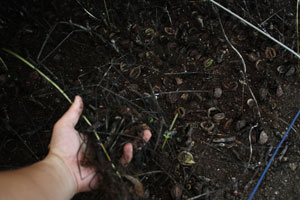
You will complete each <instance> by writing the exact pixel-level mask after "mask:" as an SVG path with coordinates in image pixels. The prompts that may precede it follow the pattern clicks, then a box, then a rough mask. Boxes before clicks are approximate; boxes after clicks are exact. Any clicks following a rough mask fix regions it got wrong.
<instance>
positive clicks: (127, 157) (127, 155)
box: [120, 130, 152, 166]
mask: <svg viewBox="0 0 300 200" xmlns="http://www.w3.org/2000/svg"><path fill="white" fill-rule="evenodd" d="M141 135H142V137H143V140H144V141H145V142H148V141H149V140H150V138H151V136H152V134H151V131H150V130H143V132H142V134H141ZM132 157H133V146H132V144H131V143H127V144H125V145H124V147H123V155H122V157H121V159H120V162H121V164H122V165H125V166H126V165H128V164H129V163H130V162H131V160H132Z"/></svg>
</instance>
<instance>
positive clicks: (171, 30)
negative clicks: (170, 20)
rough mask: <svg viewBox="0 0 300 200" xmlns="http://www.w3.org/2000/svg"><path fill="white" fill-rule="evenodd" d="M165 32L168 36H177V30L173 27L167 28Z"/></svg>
mask: <svg viewBox="0 0 300 200" xmlns="http://www.w3.org/2000/svg"><path fill="white" fill-rule="evenodd" d="M164 30H165V32H166V33H167V34H168V35H175V30H174V29H173V28H172V27H165V29H164Z"/></svg>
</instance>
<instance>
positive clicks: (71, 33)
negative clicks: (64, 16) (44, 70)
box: [38, 30, 83, 65]
mask: <svg viewBox="0 0 300 200" xmlns="http://www.w3.org/2000/svg"><path fill="white" fill-rule="evenodd" d="M78 32H83V31H82V30H75V31H71V32H70V33H69V34H68V35H67V36H66V37H65V38H64V39H63V40H62V41H61V42H60V43H59V44H58V45H57V46H56V47H55V48H54V49H52V51H50V53H48V54H47V55H46V56H45V57H44V58H43V59H42V60H41V61H40V62H38V65H40V64H41V63H43V62H44V61H45V60H46V59H47V58H49V56H51V55H52V54H53V53H54V52H55V51H56V49H58V48H59V47H60V46H61V45H62V44H63V43H64V42H65V41H66V40H67V39H68V38H69V37H70V36H71V35H73V33H78Z"/></svg>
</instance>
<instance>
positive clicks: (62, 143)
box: [49, 96, 151, 192]
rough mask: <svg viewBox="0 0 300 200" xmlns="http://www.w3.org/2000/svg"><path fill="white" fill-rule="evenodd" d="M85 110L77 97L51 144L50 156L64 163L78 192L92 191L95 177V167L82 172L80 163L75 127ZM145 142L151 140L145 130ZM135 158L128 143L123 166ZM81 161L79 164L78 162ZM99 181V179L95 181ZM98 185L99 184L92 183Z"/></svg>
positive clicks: (56, 130)
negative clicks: (91, 187) (91, 186)
mask: <svg viewBox="0 0 300 200" xmlns="http://www.w3.org/2000/svg"><path fill="white" fill-rule="evenodd" d="M82 110H83V102H82V99H81V97H79V96H76V97H75V100H74V102H73V104H72V105H71V107H70V108H69V110H68V111H67V112H66V113H65V114H64V115H63V116H62V117H61V118H60V119H59V120H58V121H57V122H56V124H55V126H54V129H53V133H52V138H51V142H50V146H49V147H50V151H49V156H52V157H57V158H59V159H60V160H62V161H63V163H64V164H65V166H66V168H68V170H69V171H70V173H71V174H72V176H73V177H71V178H72V179H73V182H74V184H75V187H76V192H83V191H88V190H90V187H89V186H90V184H91V181H92V180H93V178H94V176H95V169H94V168H93V167H86V166H81V167H80V171H79V168H78V163H80V161H81V160H82V159H83V152H82V151H81V152H79V154H78V150H79V148H80V145H81V144H82V139H81V137H80V135H79V132H78V131H77V130H76V129H75V126H76V124H77V122H78V120H79V118H80V116H81V113H82ZM141 136H142V137H143V139H144V141H145V142H148V141H149V140H150V138H151V132H150V130H144V131H143V132H142V133H141ZM132 157H133V146H132V144H131V143H127V144H125V145H124V147H123V155H122V157H121V159H120V162H121V164H123V165H127V164H128V163H130V161H131V160H132ZM78 161H79V162H78ZM94 180H95V181H97V180H98V179H94ZM92 185H97V183H96V182H95V183H92Z"/></svg>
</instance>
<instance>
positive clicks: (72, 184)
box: [41, 152, 78, 197]
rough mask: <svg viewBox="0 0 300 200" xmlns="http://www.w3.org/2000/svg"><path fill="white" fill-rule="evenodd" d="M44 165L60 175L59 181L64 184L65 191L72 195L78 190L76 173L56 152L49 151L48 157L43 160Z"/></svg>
mask: <svg viewBox="0 0 300 200" xmlns="http://www.w3.org/2000/svg"><path fill="white" fill-rule="evenodd" d="M41 163H43V165H45V166H47V167H46V168H49V169H50V170H52V173H53V174H55V175H56V176H57V177H58V179H59V180H58V181H59V182H60V183H61V184H62V185H63V190H64V192H66V193H68V194H69V195H70V196H71V197H72V196H74V195H75V194H76V193H77V192H78V183H77V181H76V178H75V175H74V174H73V172H72V170H71V169H70V167H69V166H68V164H67V163H66V162H65V161H64V160H63V159H62V158H60V157H59V156H58V155H56V154H55V153H51V152H50V153H49V154H48V155H47V157H46V158H45V159H44V160H43V161H41Z"/></svg>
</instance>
